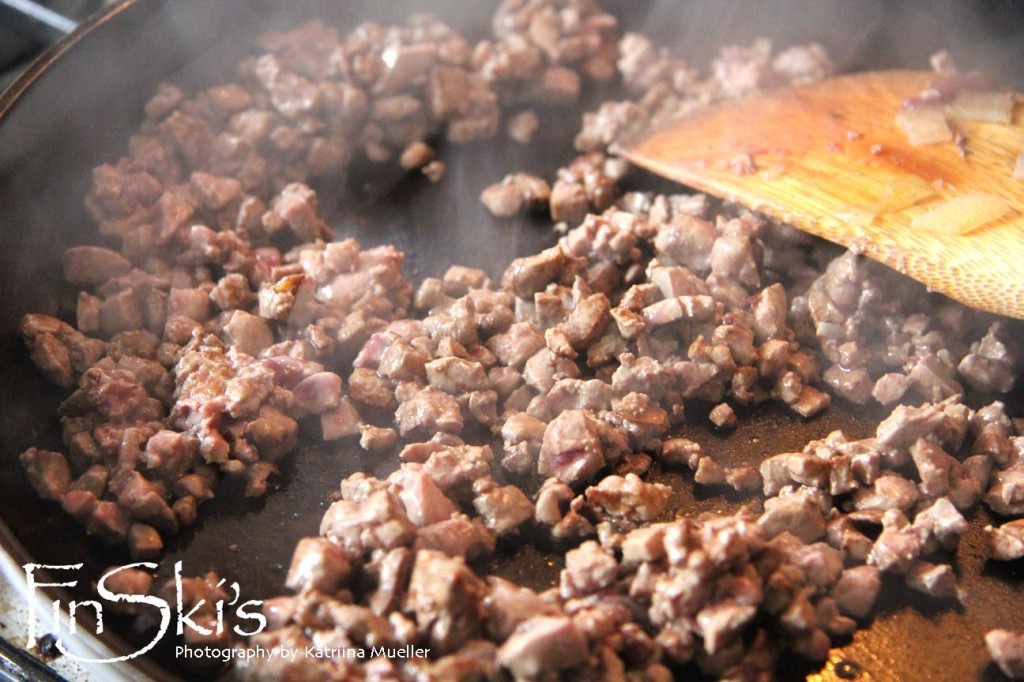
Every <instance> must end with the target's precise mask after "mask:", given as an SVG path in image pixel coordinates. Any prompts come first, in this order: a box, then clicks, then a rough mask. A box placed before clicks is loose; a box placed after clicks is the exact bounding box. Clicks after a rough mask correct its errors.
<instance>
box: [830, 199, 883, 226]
mask: <svg viewBox="0 0 1024 682" xmlns="http://www.w3.org/2000/svg"><path fill="white" fill-rule="evenodd" d="M877 215H878V214H877V213H875V212H874V211H872V210H870V209H867V208H864V207H863V206H853V205H852V204H851V205H848V206H844V207H843V208H842V209H840V210H838V211H836V218H839V220H842V221H843V222H844V223H846V224H847V225H852V226H854V227H867V226H868V225H870V224H871V223H872V222H873V221H874V220H875V216H877Z"/></svg>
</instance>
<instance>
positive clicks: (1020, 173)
mask: <svg viewBox="0 0 1024 682" xmlns="http://www.w3.org/2000/svg"><path fill="white" fill-rule="evenodd" d="M1013 179H1014V180H1024V152H1021V153H1020V154H1018V155H1017V164H1016V165H1015V166H1014V167H1013Z"/></svg>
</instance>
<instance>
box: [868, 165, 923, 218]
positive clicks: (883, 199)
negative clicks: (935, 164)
mask: <svg viewBox="0 0 1024 682" xmlns="http://www.w3.org/2000/svg"><path fill="white" fill-rule="evenodd" d="M933 196H935V187H933V186H932V184H931V183H930V182H928V181H927V180H925V179H924V178H922V177H921V176H920V175H913V174H907V175H902V176H900V177H898V178H896V179H895V180H893V181H892V182H890V183H888V184H887V185H886V186H885V189H883V190H882V195H881V196H880V197H878V200H877V201H875V205H874V206H872V207H871V210H872V211H874V212H875V213H892V212H893V211H899V210H900V209H904V208H906V207H907V206H913V205H914V204H916V203H917V202H919V201H923V200H924V199H929V198H931V197H933Z"/></svg>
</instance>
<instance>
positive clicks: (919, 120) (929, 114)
mask: <svg viewBox="0 0 1024 682" xmlns="http://www.w3.org/2000/svg"><path fill="white" fill-rule="evenodd" d="M896 125H898V126H899V127H900V128H901V129H902V130H903V132H904V133H906V134H907V138H908V139H909V141H910V144H912V145H914V146H915V147H918V146H921V145H924V144H936V143H938V142H949V141H951V140H952V139H953V131H952V130H950V129H949V124H948V123H946V114H945V112H944V111H943V110H942V109H938V108H930V107H929V108H922V109H907V110H906V111H901V112H900V113H898V114H896Z"/></svg>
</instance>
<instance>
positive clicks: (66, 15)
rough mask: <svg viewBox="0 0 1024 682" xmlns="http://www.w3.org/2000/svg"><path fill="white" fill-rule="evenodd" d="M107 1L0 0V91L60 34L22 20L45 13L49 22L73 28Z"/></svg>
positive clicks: (42, 24) (42, 23) (51, 28)
mask: <svg viewBox="0 0 1024 682" xmlns="http://www.w3.org/2000/svg"><path fill="white" fill-rule="evenodd" d="M108 2H109V0H0V90H3V89H4V88H6V87H7V86H8V85H10V84H11V82H12V81H13V80H14V79H15V78H16V77H17V75H18V74H19V73H21V71H22V70H23V69H24V68H25V67H26V66H28V65H29V63H30V62H31V61H32V60H33V59H35V58H36V57H37V56H38V55H39V53H40V52H42V51H43V50H45V49H46V48H47V47H49V46H50V45H51V44H52V43H54V42H55V41H56V40H57V39H58V38H59V37H60V36H61V34H62V31H61V30H60V29H59V28H53V27H48V26H46V25H45V23H44V22H41V21H39V20H38V18H37V19H35V20H32V19H29V18H28V17H26V13H28V14H31V13H33V12H36V13H37V14H38V12H39V11H40V9H39V8H42V11H45V10H49V11H51V12H53V13H54V14H53V17H52V18H51V21H52V23H55V24H57V25H59V26H63V27H73V26H74V25H75V24H77V23H78V22H80V21H82V20H83V19H85V18H86V17H88V16H89V15H91V14H93V13H95V12H97V11H98V10H99V9H100V8H101V7H103V6H104V5H105V4H107V3H108Z"/></svg>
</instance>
